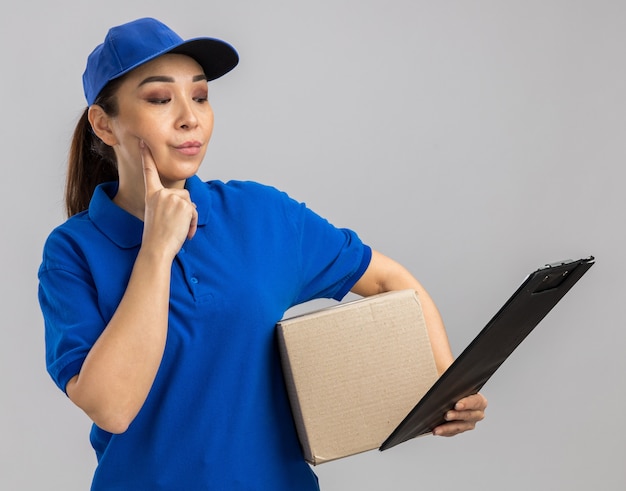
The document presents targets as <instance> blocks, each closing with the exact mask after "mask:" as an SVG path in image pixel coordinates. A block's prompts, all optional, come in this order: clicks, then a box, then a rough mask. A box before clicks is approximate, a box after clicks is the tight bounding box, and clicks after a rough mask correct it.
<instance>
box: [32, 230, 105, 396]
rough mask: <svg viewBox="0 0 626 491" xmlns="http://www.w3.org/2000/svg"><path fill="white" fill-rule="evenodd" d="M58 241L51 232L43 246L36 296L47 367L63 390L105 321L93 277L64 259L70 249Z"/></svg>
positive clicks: (78, 369) (80, 364)
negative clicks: (42, 324)
mask: <svg viewBox="0 0 626 491" xmlns="http://www.w3.org/2000/svg"><path fill="white" fill-rule="evenodd" d="M59 242H60V241H59V238H58V237H54V236H52V237H51V238H49V239H48V241H47V243H46V246H45V248H44V258H43V262H42V264H41V266H40V269H39V290H38V296H39V304H40V307H41V311H42V314H43V318H44V328H45V350H46V367H47V370H48V373H49V374H50V376H51V377H52V379H53V380H54V382H55V383H56V385H57V386H58V387H59V388H60V389H61V390H62V391H64V392H65V387H66V385H67V382H68V381H69V380H70V379H71V378H72V377H73V376H74V375H76V374H78V372H79V371H80V368H81V366H82V364H83V362H84V360H85V358H86V356H87V354H88V353H89V350H90V349H91V346H93V344H94V343H95V341H96V340H97V338H98V336H99V335H100V334H101V332H102V330H103V329H104V325H105V323H104V321H103V319H102V316H101V315H100V313H99V309H98V304H97V293H96V290H95V287H94V285H93V281H92V280H91V278H90V276H89V274H88V273H87V272H86V271H81V268H79V267H77V265H74V266H70V262H69V261H67V262H66V261H64V259H65V258H66V257H67V255H68V252H69V251H64V249H67V248H64V247H62V244H60V243H59ZM52 250H53V251H54V252H52ZM51 258H54V259H51Z"/></svg>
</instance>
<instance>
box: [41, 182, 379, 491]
mask: <svg viewBox="0 0 626 491" xmlns="http://www.w3.org/2000/svg"><path fill="white" fill-rule="evenodd" d="M187 188H188V190H189V192H190V194H191V197H192V200H193V201H194V203H196V205H197V207H198V215H199V226H198V231H197V233H196V235H195V236H194V237H193V239H191V240H189V241H187V242H185V244H184V246H183V248H182V249H181V251H180V252H179V254H178V255H177V257H176V259H175V260H174V262H173V265H172V280H171V295H170V318H169V331H168V337H167V342H166V348H165V353H164V356H163V360H162V363H161V366H160V368H159V371H158V373H157V376H156V380H155V382H154V385H153V388H152V390H151V392H150V394H149V395H148V398H147V400H146V402H145V404H144V406H143V408H142V409H141V411H140V412H139V414H138V415H137V417H136V419H135V420H134V421H133V422H132V424H131V425H130V427H129V429H128V430H127V431H126V432H125V433H123V434H119V435H112V434H110V433H107V432H105V431H103V430H101V429H100V428H98V427H97V426H95V425H94V426H93V428H92V431H91V442H92V445H93V447H94V449H95V451H96V455H97V458H98V467H97V469H96V472H95V476H94V480H93V486H92V489H93V490H107V491H114V490H139V489H141V490H143V489H150V490H152V491H156V490H168V491H171V490H191V489H193V490H194V491H201V490H205V489H206V490H208V489H211V490H228V491H235V490H255V491H258V490H264V489H267V490H272V491H282V490H285V491H286V490H289V491H292V490H298V491H306V490H317V489H318V485H317V479H316V477H315V475H314V473H313V472H312V470H311V468H310V467H309V465H308V464H307V463H306V462H305V461H304V460H303V457H302V452H301V449H300V446H299V443H298V439H297V435H296V432H295V428H294V425H293V420H292V417H291V412H290V408H289V403H288V399H287V396H286V392H285V389H284V382H283V379H282V372H281V368H280V358H279V355H278V351H277V346H276V343H275V338H274V328H275V324H276V322H277V321H278V320H280V319H281V318H282V316H283V314H284V312H285V311H286V310H287V309H288V308H290V307H292V306H294V305H296V304H298V303H302V302H305V301H308V300H310V299H313V298H321V297H327V298H335V299H337V300H339V299H341V298H342V297H343V296H344V295H345V294H346V293H347V292H348V291H349V290H350V288H351V287H352V286H353V285H354V283H355V282H356V281H357V280H358V279H359V277H360V276H361V274H362V273H363V272H364V271H365V269H366V268H367V265H368V264H369V261H370V259H371V250H370V249H369V247H367V246H366V245H364V244H363V243H362V242H361V241H360V240H359V238H358V237H357V235H356V234H355V233H354V232H352V231H350V230H347V229H339V228H336V227H334V226H332V225H331V224H329V223H328V222H327V221H326V220H325V219H323V218H321V217H319V216H318V215H316V214H315V213H313V212H312V211H310V210H309V209H308V208H307V207H306V206H305V205H304V204H301V203H298V202H296V201H294V200H292V199H291V198H289V197H288V196H287V195H286V194H284V193H282V192H280V191H278V190H276V189H274V188H271V187H267V186H263V185H260V184H257V183H252V182H229V183H222V182H218V181H210V182H208V183H204V182H202V181H201V180H200V179H199V178H197V177H194V178H192V179H189V180H188V182H187ZM115 192H116V184H115V183H108V184H105V185H101V186H99V187H98V188H97V189H96V192H95V194H94V197H93V199H92V202H91V205H90V208H89V210H88V211H86V212H83V213H80V214H78V215H76V216H74V217H72V218H71V219H69V220H68V221H67V222H66V223H65V224H63V225H61V226H60V227H58V228H57V229H55V230H54V231H53V232H52V233H51V234H50V236H49V238H48V240H47V242H46V245H45V247H44V256H43V262H42V264H41V268H40V272H39V280H40V287H39V298H40V304H41V308H42V312H43V314H44V320H45V336H46V362H47V367H48V371H49V373H50V375H51V377H52V378H53V380H54V381H55V382H56V384H57V385H58V386H59V388H61V389H62V390H65V386H66V384H67V382H68V381H69V379H70V378H72V377H73V376H74V375H76V374H77V373H78V372H79V370H80V367H81V365H82V363H83V361H84V359H85V357H86V355H87V353H88V352H89V349H90V348H91V346H92V345H93V343H94V342H95V341H96V340H97V338H98V337H99V335H100V334H101V333H102V331H103V329H104V328H105V326H106V324H107V323H108V321H109V319H110V318H111V317H112V315H113V313H114V312H115V309H116V307H117V305H118V304H119V301H120V299H121V298H122V296H123V294H124V290H125V288H126V284H127V282H128V279H129V277H130V274H131V269H132V266H133V263H134V260H135V258H136V255H137V253H138V250H139V246H140V243H141V236H142V230H143V222H141V221H140V220H138V219H136V218H135V217H133V216H131V215H130V214H128V213H126V212H125V211H123V210H122V209H120V208H118V207H117V206H116V205H115V204H114V203H113V202H112V201H111V197H112V196H114V194H115Z"/></svg>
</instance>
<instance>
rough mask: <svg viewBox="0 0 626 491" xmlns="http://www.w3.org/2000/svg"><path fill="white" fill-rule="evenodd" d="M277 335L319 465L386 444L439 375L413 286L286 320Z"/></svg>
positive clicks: (299, 417) (299, 422) (301, 426)
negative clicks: (386, 440) (410, 288)
mask: <svg viewBox="0 0 626 491" xmlns="http://www.w3.org/2000/svg"><path fill="white" fill-rule="evenodd" d="M277 337H278V343H279V347H280V352H281V360H282V363H283V372H284V375H285V383H286V386H287V391H288V393H289V399H290V402H291V407H292V412H293V417H294V421H295V423H296V427H297V430H298V436H299V438H300V443H301V445H302V449H303V452H304V456H305V459H306V460H307V462H309V463H311V464H313V465H317V464H321V463H324V462H328V461H330V460H335V459H339V458H342V457H347V456H349V455H353V454H356V453H360V452H365V451H367V450H372V449H375V448H378V447H379V446H380V445H381V444H382V442H383V441H384V440H385V439H386V438H387V437H388V436H389V435H390V434H391V432H392V431H393V430H394V429H395V427H396V426H397V425H398V424H399V423H400V422H401V421H402V420H403V419H404V417H405V416H406V415H407V414H408V413H409V411H410V410H411V409H412V408H413V407H414V406H415V404H416V403H417V401H419V399H420V398H421V397H422V396H423V395H424V394H425V393H426V391H427V390H428V389H429V388H430V387H431V385H432V384H433V383H434V382H435V380H436V379H437V377H438V374H437V369H436V367H435V361H434V358H433V354H432V349H431V346H430V341H429V338H428V333H427V331H426V325H425V322H424V317H423V315H422V310H421V306H420V303H419V299H418V297H417V294H416V292H414V291H413V290H403V291H398V292H389V293H383V294H380V295H375V296H372V297H368V298H363V299H359V300H355V301H352V302H346V303H343V304H339V305H336V306H333V307H329V308H325V309H321V310H318V311H315V312H311V313H307V314H303V315H299V316H296V317H293V318H290V319H285V320H282V321H281V322H279V323H278V325H277Z"/></svg>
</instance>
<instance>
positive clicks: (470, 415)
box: [433, 393, 487, 436]
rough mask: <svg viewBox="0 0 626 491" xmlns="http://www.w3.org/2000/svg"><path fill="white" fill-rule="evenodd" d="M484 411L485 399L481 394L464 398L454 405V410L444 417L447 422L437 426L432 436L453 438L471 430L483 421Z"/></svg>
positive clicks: (485, 407)
mask: <svg viewBox="0 0 626 491" xmlns="http://www.w3.org/2000/svg"><path fill="white" fill-rule="evenodd" d="M485 409H487V399H486V398H485V397H484V396H483V395H482V394H480V393H478V394H474V395H471V396H468V397H464V398H463V399H461V400H460V401H458V402H457V403H456V404H455V405H454V409H451V410H450V411H448V412H447V413H446V414H445V415H444V417H445V419H446V421H447V422H446V423H444V424H442V425H440V426H437V427H436V428H435V429H434V430H433V435H437V436H454V435H458V434H459V433H463V432H465V431H468V430H473V429H474V428H475V427H476V423H478V422H479V421H481V420H483V419H484V417H485Z"/></svg>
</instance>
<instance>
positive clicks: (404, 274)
mask: <svg viewBox="0 0 626 491" xmlns="http://www.w3.org/2000/svg"><path fill="white" fill-rule="evenodd" d="M408 289H413V290H415V291H416V292H417V294H418V296H419V299H420V304H421V306H422V312H423V314H424V320H425V321H426V327H427V329H428V335H429V337H430V343H431V346H432V350H433V355H434V357H435V364H436V365H437V371H438V372H439V374H442V373H443V372H445V371H446V369H447V368H448V367H449V366H450V365H451V364H452V361H453V360H454V357H453V355H452V350H451V348H450V343H449V342H448V336H447V334H446V330H445V327H444V324H443V320H442V318H441V315H440V314H439V310H438V309H437V306H436V305H435V302H434V301H433V300H432V298H431V297H430V295H429V294H428V292H427V291H426V289H425V288H424V287H423V286H422V285H421V284H420V282H419V281H417V279H415V277H414V276H413V275H412V274H411V273H410V272H409V271H408V270H407V269H406V268H405V267H404V266H402V265H401V264H399V263H397V262H396V261H394V260H393V259H391V258H389V257H387V256H385V255H383V254H381V253H380V252H377V251H372V260H371V262H370V264H369V266H368V268H367V270H366V271H365V273H364V274H363V276H361V278H360V279H359V281H357V282H356V284H355V285H354V286H353V287H352V290H351V291H352V292H353V293H356V294H357V295H361V296H364V297H367V296H370V295H375V294H377V293H384V292H388V291H394V290H408ZM486 408H487V399H485V397H484V396H483V395H482V394H475V395H471V396H468V397H465V398H463V399H461V400H460V401H458V402H457V403H456V405H455V407H454V409H453V410H450V411H448V412H447V413H446V414H445V418H446V421H448V422H447V423H445V424H443V425H441V426H438V427H437V428H435V429H434V431H433V433H434V434H435V435H440V436H454V435H457V434H459V433H463V432H464V431H467V430H472V429H474V427H475V426H476V423H477V422H478V421H480V420H482V419H483V418H484V417H485V409H486Z"/></svg>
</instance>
